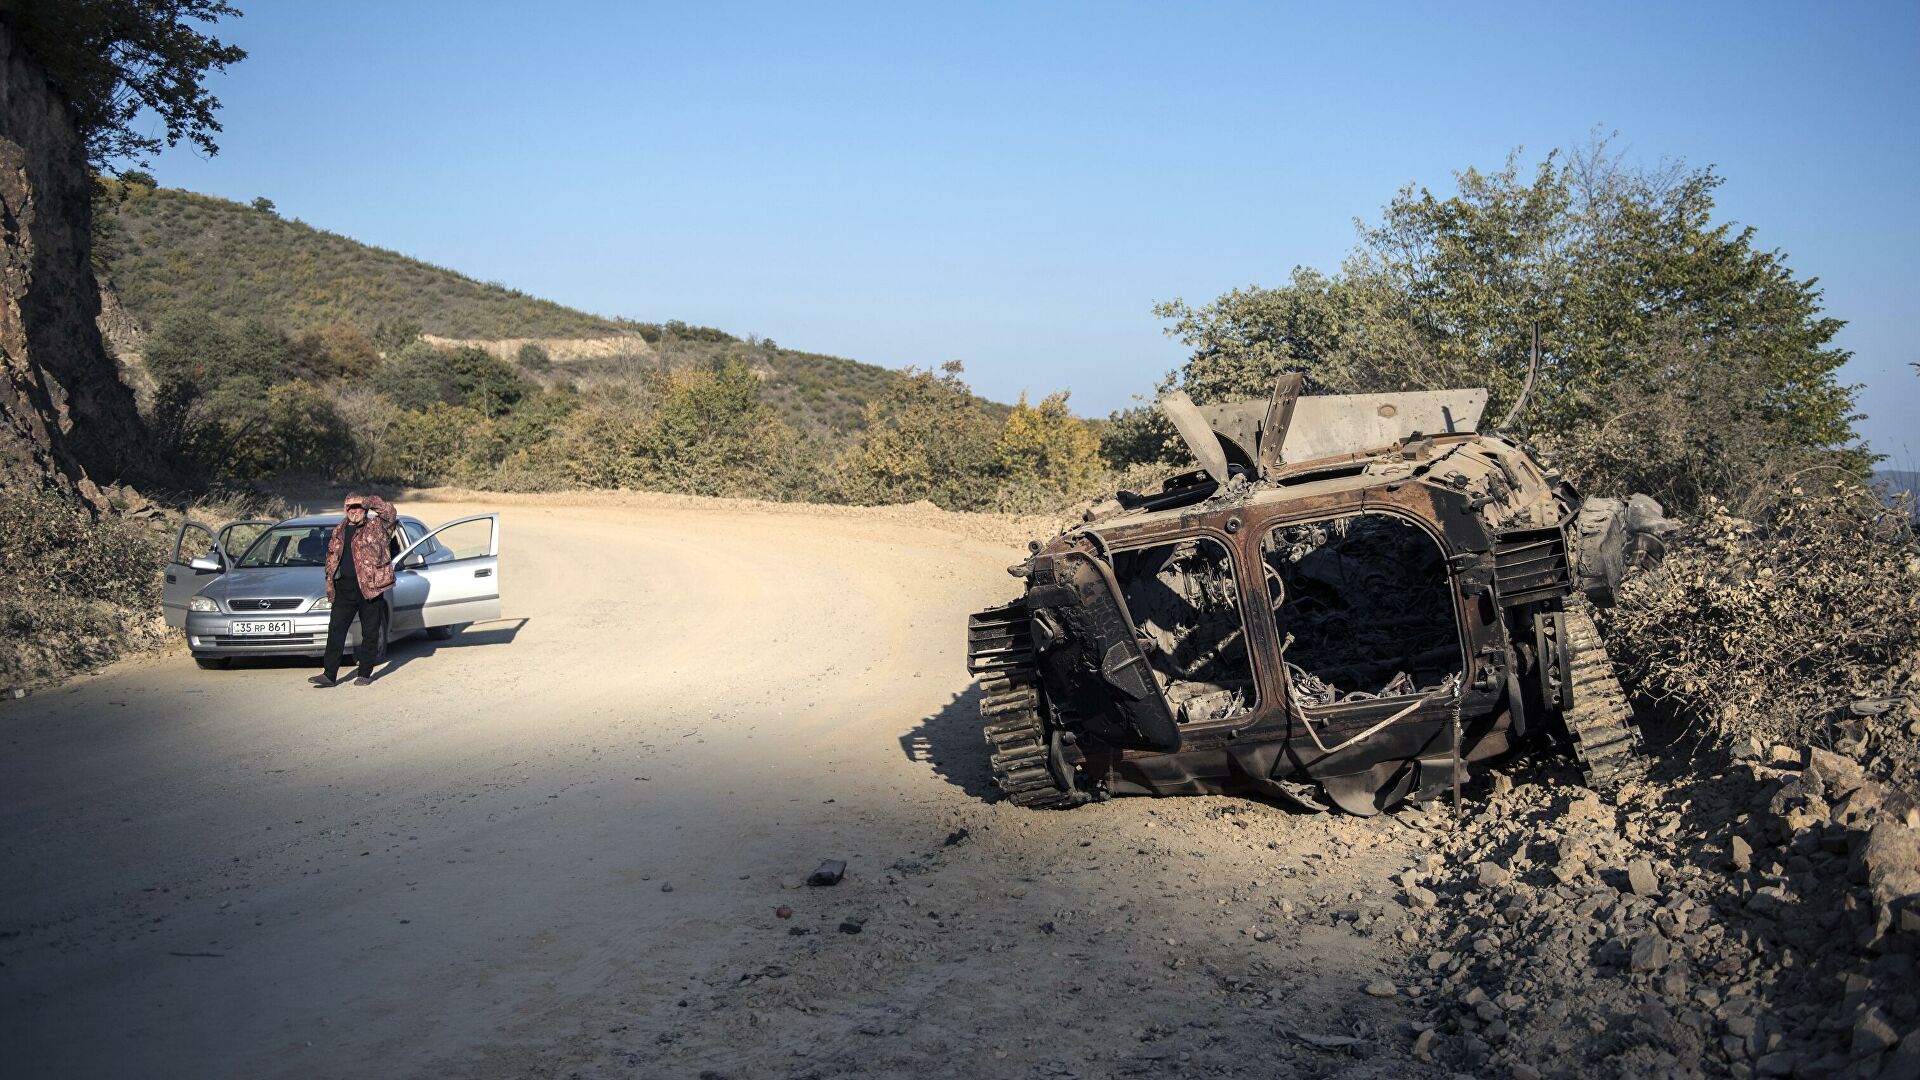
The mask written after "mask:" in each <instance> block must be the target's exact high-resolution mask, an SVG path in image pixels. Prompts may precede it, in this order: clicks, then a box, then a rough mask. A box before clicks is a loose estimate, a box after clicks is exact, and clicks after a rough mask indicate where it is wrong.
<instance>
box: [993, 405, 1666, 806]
mask: <svg viewBox="0 0 1920 1080" xmlns="http://www.w3.org/2000/svg"><path fill="white" fill-rule="evenodd" d="M1300 388H1301V381H1300V377H1299V376H1298V375H1287V376H1282V377H1281V379H1280V380H1279V384H1278V385H1277V386H1276V388H1275V390H1274V394H1273V396H1272V398H1271V400H1269V401H1266V402H1244V403H1236V404H1225V405H1214V406H1208V407H1204V408H1203V407H1199V406H1195V405H1194V404H1193V403H1192V402H1191V401H1190V400H1188V399H1187V397H1186V395H1184V394H1177V393H1176V394H1171V395H1169V396H1168V397H1166V398H1164V399H1162V407H1163V409H1164V410H1165V411H1166V413H1167V415H1168V418H1169V419H1170V420H1172V421H1173V423H1174V426H1175V427H1176V428H1177V429H1178V430H1179V431H1180V433H1181V435H1182V437H1183V438H1184V439H1185V440H1186V442H1187V444H1188V445H1189V447H1191V448H1192V450H1193V453H1194V456H1195V458H1196V459H1197V460H1198V462H1199V463H1200V466H1201V467H1200V468H1199V469H1197V470H1194V471H1190V472H1186V473H1183V474H1181V475H1178V476H1175V477H1173V478H1172V479H1170V480H1168V481H1167V482H1166V484H1165V486H1164V488H1163V490H1161V491H1159V492H1157V493H1154V494H1148V495H1136V494H1132V493H1127V492H1122V493H1120V494H1119V496H1118V497H1117V498H1115V499H1113V500H1109V501H1108V502H1106V503H1103V504H1101V505H1098V506H1095V507H1094V508H1093V509H1092V510H1090V511H1089V512H1088V513H1087V520H1086V521H1085V523H1083V524H1081V525H1078V526H1076V527H1074V528H1071V529H1069V530H1067V531H1066V532H1064V533H1062V534H1060V535H1059V536H1056V537H1054V538H1053V539H1051V540H1049V541H1046V542H1045V543H1042V542H1039V541H1035V542H1034V543H1033V544H1031V545H1030V555H1029V557H1028V558H1027V559H1026V561H1024V562H1022V563H1019V564H1017V565H1015V566H1013V567H1011V568H1010V569H1009V572H1010V573H1013V574H1014V575H1015V576H1018V577H1021V578H1023V579H1024V580H1025V582H1026V591H1025V594H1024V595H1022V596H1021V597H1020V598H1019V599H1017V600H1014V601H1013V602H1012V603H1009V604H1006V605H1004V606H1001V607H997V608H992V609H989V610H987V611H983V612H980V613H978V614H976V615H974V616H972V618H971V620H970V623H969V627H968V666H969V669H970V670H971V671H972V672H973V673H974V674H976V675H978V676H980V677H981V700H980V712H981V717H982V720H983V722H984V726H985V734H986V738H987V741H988V744H989V746H990V747H991V752H992V765H993V775H994V779H995V781H996V782H997V783H998V784H999V786H1000V787H1001V789H1002V790H1003V791H1005V792H1006V795H1007V797H1008V798H1009V799H1010V800H1011V801H1013V802H1015V803H1017V804H1020V805H1022V806H1033V807H1067V806H1075V805H1078V804H1081V803H1085V802H1089V801H1096V800H1101V799H1106V798H1108V797H1111V796H1113V795H1128V794H1151V795H1177V794H1197V793H1215V792H1236V791H1237V792H1254V793H1265V794H1268V795H1271V796H1275V797H1278V798H1281V799H1283V800H1286V801H1288V802H1291V803H1295V804H1298V805H1302V806H1305V807H1308V808H1313V809H1324V808H1326V807H1327V806H1328V804H1332V805H1334V806H1338V807H1340V808H1341V809H1343V810H1346V811H1348V812H1351V813H1359V814H1372V813H1377V812H1379V811H1380V810H1382V809H1386V808H1389V807H1391V806H1393V805H1395V804H1396V803H1398V802H1400V801H1401V800H1403V799H1406V798H1409V797H1413V798H1416V799H1426V798H1430V797H1432V796H1433V795H1436V794H1438V793H1439V792H1441V791H1442V790H1445V789H1447V788H1449V787H1453V786H1455V785H1456V784H1457V783H1458V781H1459V779H1460V778H1461V777H1463V776H1464V775H1465V772H1466V767H1467V765H1468V763H1471V762H1475V761H1481V760H1484V759H1486V758H1490V757H1495V756H1497V755H1500V754H1503V753H1506V752H1507V751H1509V750H1510V749H1513V748H1515V747H1517V746H1519V745H1520V744H1521V743H1522V742H1523V741H1526V742H1529V743H1537V744H1540V745H1545V746H1551V747H1555V748H1558V749H1560V750H1562V751H1564V752H1565V753H1566V754H1568V755H1569V756H1570V757H1571V758H1572V759H1573V761H1574V763H1576V764H1577V767H1578V768H1579V769H1580V770H1581V772H1582V773H1583V774H1584V775H1585V777H1586V778H1587V779H1588V781H1589V782H1591V783H1605V782H1606V781H1608V780H1609V779H1612V778H1615V777H1617V776H1618V775H1619V774H1621V773H1622V772H1623V771H1624V770H1626V769H1627V768H1629V767H1630V763H1631V761H1632V757H1633V754H1634V751H1635V748H1636V744H1637V739H1638V734H1637V728H1636V726H1635V724H1634V722H1633V717H1632V712H1631V709H1630V707H1629V705H1628V703H1627V699H1626V696H1625V694H1624V693H1623V692H1622V690H1621V687H1620V684H1619V682H1618V681H1617V679H1616V678H1615V676H1614V674H1613V671H1612V668H1611V666H1610V664H1609V661H1608V658H1607V655H1606V653H1605V651H1604V648H1603V646H1602V643H1601V641H1600V639H1599V636H1598V634H1597V632H1596V630H1595V628H1594V624H1593V621H1592V618H1591V616H1590V615H1589V614H1588V607H1587V604H1588V599H1587V598H1588V597H1589V596H1591V597H1593V598H1596V599H1599V600H1601V601H1603V602H1604V601H1606V600H1608V599H1609V594H1610V590H1611V588H1612V586H1613V585H1615V584H1617V582H1618V579H1619V576H1620V574H1621V573H1622V571H1623V568H1624V566H1625V565H1626V564H1627V563H1629V562H1631V561H1632V560H1634V559H1635V558H1642V557H1645V550H1644V548H1645V546H1646V543H1648V542H1652V541H1651V539H1650V537H1651V533H1648V532H1647V530H1644V529H1643V530H1641V536H1642V538H1643V539H1642V541H1641V542H1639V546H1637V547H1636V546H1635V542H1634V541H1631V540H1630V539H1629V538H1630V537H1631V536H1632V535H1633V534H1632V533H1630V532H1629V531H1628V526H1627V521H1626V518H1627V516H1628V515H1627V514H1626V511H1625V507H1624V506H1623V504H1621V503H1618V502H1614V501H1611V500H1608V501H1604V502H1602V501H1598V500H1596V504H1595V506H1594V507H1592V508H1591V509H1589V511H1588V512H1587V513H1585V514H1583V513H1582V507H1581V503H1580V500H1579V498H1578V496H1577V495H1576V494H1575V492H1574V491H1573V490H1572V489H1571V488H1570V487H1569V486H1568V485H1567V484H1566V483H1564V482H1562V481H1561V480H1560V479H1559V477H1558V476H1556V475H1555V474H1554V473H1552V472H1550V471H1547V470H1545V469H1543V468H1542V466H1541V465H1540V464H1539V463H1538V462H1536V461H1535V460H1534V459H1533V458H1532V457H1531V456H1530V455H1529V454H1528V453H1527V452H1525V451H1524V450H1523V449H1522V448H1521V447H1520V446H1519V445H1518V444H1517V443H1516V442H1514V441H1511V440H1509V439H1507V438H1505V437H1502V436H1500V435H1497V434H1480V433H1476V431H1475V428H1476V427H1477V426H1478V424H1479V421H1480V414H1481V412H1482V411H1483V410H1484V409H1485V406H1486V401H1487V393H1486V391H1485V390H1456V391H1430V392H1418V393H1400V394H1362V395H1348V396H1304V397H1303V396H1301V394H1300ZM1656 516H1657V507H1656ZM1456 790H1457V788H1456Z"/></svg>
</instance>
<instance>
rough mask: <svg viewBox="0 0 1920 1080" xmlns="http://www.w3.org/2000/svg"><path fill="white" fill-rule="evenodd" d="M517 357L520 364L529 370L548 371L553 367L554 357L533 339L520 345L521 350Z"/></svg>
mask: <svg viewBox="0 0 1920 1080" xmlns="http://www.w3.org/2000/svg"><path fill="white" fill-rule="evenodd" d="M515 358H516V359H517V360H518V361H519V362H520V366H521V367H523V368H526V369H527V370H528V371H535V372H540V371H548V370H551V369H552V367H553V358H552V357H551V356H548V355H547V350H545V349H543V348H541V347H540V346H539V345H538V344H536V343H534V342H531V341H529V342H527V343H526V344H525V345H522V346H520V351H519V353H518V354H517V355H516V357H515Z"/></svg>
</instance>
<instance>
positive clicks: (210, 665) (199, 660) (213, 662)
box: [193, 656, 233, 671]
mask: <svg viewBox="0 0 1920 1080" xmlns="http://www.w3.org/2000/svg"><path fill="white" fill-rule="evenodd" d="M193 662H194V663H196V664H199V665H200V666H201V667H203V668H206V669H207V670H208V671H225V670H227V667H228V666H229V665H231V664H232V663H233V661H232V660H231V659H229V658H227V657H224V656H196V657H194V658H193Z"/></svg>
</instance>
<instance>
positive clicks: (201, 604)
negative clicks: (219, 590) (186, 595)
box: [187, 596, 220, 611]
mask: <svg viewBox="0 0 1920 1080" xmlns="http://www.w3.org/2000/svg"><path fill="white" fill-rule="evenodd" d="M187 610H188V611H219V610H220V605H219V604H216V603H214V602H213V601H211V600H209V599H207V598H206V597H204V596H196V597H194V598H193V599H191V600H189V601H187Z"/></svg>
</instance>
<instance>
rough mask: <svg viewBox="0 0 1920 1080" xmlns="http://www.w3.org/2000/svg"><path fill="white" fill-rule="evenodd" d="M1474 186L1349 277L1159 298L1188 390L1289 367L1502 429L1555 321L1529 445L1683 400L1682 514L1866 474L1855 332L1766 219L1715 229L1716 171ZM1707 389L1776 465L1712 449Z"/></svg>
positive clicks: (1678, 498)
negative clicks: (1778, 479) (1439, 402)
mask: <svg viewBox="0 0 1920 1080" xmlns="http://www.w3.org/2000/svg"><path fill="white" fill-rule="evenodd" d="M1455 180H1456V184H1457V187H1458V191H1457V192H1456V193H1455V194H1453V195H1452V196H1449V197H1446V198H1442V197H1440V196H1438V195H1435V194H1434V193H1432V192H1431V191H1428V190H1426V189H1424V188H1422V189H1415V188H1413V187H1408V188H1406V189H1404V190H1402V191H1401V192H1400V194H1399V195H1398V196H1396V197H1395V199H1394V200H1393V201H1392V202H1391V203H1389V204H1388V206H1387V207H1386V209H1385V213H1384V215H1383V218H1382V220H1381V221H1380V222H1379V223H1378V224H1375V225H1372V226H1369V227H1365V228H1363V229H1362V231H1361V234H1360V242H1359V244H1358V246H1357V247H1356V248H1355V250H1354V252H1353V253H1352V255H1351V256H1350V257H1349V258H1348V260H1347V262H1346V264H1345V266H1344V267H1343V268H1342V271H1341V273H1340V274H1338V275H1334V276H1327V275H1323V274H1320V273H1317V272H1315V271H1312V270H1307V269H1298V270H1295V271H1294V273H1293V276H1292V278H1291V280H1290V281H1289V283H1288V284H1287V285H1284V286H1281V287H1279V288H1274V289H1259V288H1249V289H1241V290H1234V291H1232V292H1229V293H1227V294H1225V295H1223V296H1221V297H1220V298H1219V299H1218V300H1216V301H1214V302H1213V303H1212V304H1209V305H1206V306H1203V307H1199V308H1194V307H1190V306H1188V305H1186V304H1185V303H1183V302H1181V301H1178V300H1176V301H1172V302H1170V303H1166V304H1162V305H1160V306H1159V307H1158V308H1157V309H1156V311H1157V313H1158V314H1160V315H1161V316H1162V317H1163V318H1166V319H1168V320H1170V325H1169V327H1168V333H1169V334H1171V335H1173V336H1175V337H1177V338H1179V339H1181V340H1182V341H1184V342H1185V343H1186V344H1187V345H1189V346H1190V347H1191V348H1192V349H1193V355H1192V357H1191V359H1190V360H1189V361H1188V363H1187V365H1186V366H1185V367H1184V368H1183V369H1182V370H1181V372H1180V373H1179V379H1180V383H1181V385H1182V387H1183V388H1184V389H1186V390H1187V391H1188V392H1189V393H1190V394H1192V395H1193V396H1194V398H1195V399H1196V400H1199V401H1203V402H1204V401H1208V400H1220V399H1223V398H1236V397H1239V398H1245V397H1260V396H1264V395H1265V394H1266V393H1267V392H1268V391H1269V390H1270V389H1271V387H1272V383H1273V379H1274V377H1275V376H1276V375H1278V374H1279V373H1280V372H1281V371H1283V370H1299V371H1302V372H1304V373H1305V374H1306V375H1307V377H1308V382H1309V390H1310V392H1311V391H1313V390H1321V391H1332V392H1367V391H1383V390H1396V389H1410V388H1437V387H1445V386H1460V385H1481V386H1487V387H1489V388H1490V390H1491V391H1492V402H1491V404H1490V407H1489V416H1490V417H1493V418H1496V419H1497V418H1498V417H1500V416H1501V415H1503V413H1504V412H1505V411H1506V406H1507V405H1509V404H1510V403H1511V402H1512V401H1513V400H1514V399H1515V397H1516V396H1517V395H1518V393H1519V389H1520V386H1521V384H1522V383H1523V381H1524V379H1525V374H1526V369H1527V363H1528V349H1527V339H1528V335H1529V330H1530V328H1531V327H1534V326H1538V327H1539V330H1540V335H1541V355H1542V375H1541V380H1540V386H1539V388H1538V390H1537V391H1536V394H1535V397H1534V399H1533V404H1532V405H1531V406H1530V407H1529V410H1528V412H1527V414H1526V415H1525V416H1524V417H1521V418H1520V419H1519V421H1518V423H1517V426H1516V427H1517V433H1519V434H1528V433H1532V434H1535V435H1540V436H1547V435H1553V436H1556V437H1558V438H1560V439H1561V440H1562V441H1564V442H1566V443H1569V444H1572V445H1576V446H1578V445H1588V446H1591V444H1592V442H1593V438H1594V432H1595V430H1596V429H1599V428H1602V427H1608V428H1611V429H1614V430H1619V429H1620V427H1621V425H1622V424H1625V425H1627V426H1629V427H1631V426H1633V425H1634V424H1635V423H1636V422H1638V421H1639V418H1638V417H1636V416H1634V415H1633V414H1632V409H1633V408H1634V407H1636V406H1639V405H1641V404H1644V403H1645V402H1647V401H1649V400H1653V399H1660V400H1663V401H1664V402H1665V404H1666V406H1667V408H1668V414H1667V415H1668V418H1669V419H1671V418H1673V417H1675V416H1681V419H1682V424H1683V426H1684V427H1685V429H1686V430H1685V433H1684V434H1683V435H1682V436H1681V439H1682V441H1684V442H1686V443H1688V445H1689V447H1690V451H1689V452H1690V453H1692V454H1693V455H1695V457H1696V460H1694V461H1691V462H1690V463H1689V464H1688V465H1687V466H1686V469H1685V473H1686V475H1685V477H1684V478H1671V479H1674V481H1675V486H1673V487H1658V486H1656V487H1654V488H1653V493H1654V494H1655V495H1657V496H1658V497H1660V498H1661V499H1662V500H1663V501H1666V502H1668V503H1669V505H1672V506H1674V507H1675V508H1676V509H1678V510H1680V511H1682V512H1686V511H1689V510H1690V509H1692V507H1694V506H1695V505H1698V504H1699V501H1700V499H1701V498H1703V497H1704V496H1705V495H1709V494H1713V495H1727V494H1731V493H1733V492H1736V491H1741V490H1750V489H1752V488H1753V487H1754V486H1755V485H1756V484H1757V482H1758V481H1759V479H1761V478H1763V477H1764V476H1766V475H1770V474H1773V473H1777V472H1780V471H1782V470H1783V469H1785V468H1793V467H1800V466H1802V465H1804V463H1805V462H1806V461H1808V460H1811V459H1824V460H1831V461H1834V462H1835V463H1837V464H1841V465H1844V466H1845V467H1847V468H1849V469H1853V470H1856V471H1857V470H1861V469H1864V467H1865V465H1866V464H1867V461H1868V458H1867V457H1866V455H1865V454H1864V453H1863V452H1860V451H1858V450H1855V451H1852V452H1847V453H1837V452H1836V448H1839V447H1842V446H1844V445H1845V444H1848V443H1850V442H1852V441H1853V439H1854V433H1853V428H1852V421H1853V419H1854V416H1853V412H1852V409H1853V388H1851V387H1848V386H1844V385H1842V384H1840V383H1839V382H1838V381H1837V379H1836V372H1837V370H1838V368H1839V367H1840V365H1841V364H1843V363H1845V361H1846V360H1847V357H1848V354H1847V353H1846V352H1845V351H1844V350H1841V349H1837V348H1834V347H1833V346H1832V344H1831V342H1832V340H1833V337H1834V335H1835V334H1836V333H1837V332H1838V331H1839V329H1840V327H1841V323H1840V322H1839V321H1838V320H1836V319H1832V318H1830V317H1827V316H1825V315H1823V314H1822V312H1821V308H1820V291H1819V290H1818V289H1817V288H1816V287H1815V286H1816V282H1815V281H1813V280H1804V281H1803V280H1800V279H1798V278H1796V277H1795V276H1794V275H1793V273H1792V271H1791V270H1790V269H1789V268H1788V267H1787V265H1786V260H1785V256H1783V255H1782V254H1781V253H1779V252H1777V251H1764V250H1760V249H1758V248H1757V247H1756V246H1755V243H1754V232H1753V230H1752V229H1750V228H1744V229H1741V228H1735V227H1734V226H1733V225H1731V224H1726V223H1720V224H1716V223H1714V221H1713V208H1714V200H1713V195H1714V191H1715V190H1716V189H1717V188H1718V187H1719V185H1720V183H1721V178H1720V177H1719V176H1718V175H1717V174H1715V173H1714V172H1713V170H1712V169H1710V168H1709V169H1696V170H1688V169H1686V168H1685V167H1684V166H1681V165H1677V164H1676V165H1671V166H1668V167H1665V168H1661V169H1656V170H1636V169H1630V168H1628V167H1626V166H1624V165H1623V164H1622V163H1621V161H1620V159H1619V158H1618V157H1617V156H1615V155H1613V154H1611V152H1610V151H1609V150H1608V148H1607V146H1606V144H1605V143H1604V142H1600V143H1597V144H1595V145H1593V146H1591V147H1589V148H1587V149H1586V150H1584V151H1582V152H1580V153H1578V154H1575V155H1573V156H1571V157H1563V156H1562V155H1559V154H1558V153H1555V154H1549V155H1548V156H1547V157H1546V159H1545V160H1544V161H1542V162H1540V163H1539V164H1538V166H1537V167H1535V168H1534V169H1533V170H1531V171H1530V172H1525V171H1523V170H1522V168H1521V166H1520V163H1519V158H1518V156H1517V155H1516V156H1514V157H1510V158H1509V159H1508V161H1507V163H1506V164H1505V166H1504V167H1503V168H1502V169H1500V170H1498V171H1496V172H1493V173H1485V174H1483V173H1480V172H1478V171H1476V170H1473V169H1468V170H1467V171H1465V172H1462V173H1459V174H1457V175H1456V177H1455ZM1676 381H1679V382H1681V383H1682V384H1683V385H1687V386H1691V387H1693V388H1694V391H1693V392H1694V397H1693V398H1691V399H1686V398H1685V397H1684V395H1682V394H1678V393H1676V392H1675V391H1673V389H1672V384H1673V383H1674V382H1676ZM1708 388H1715V389H1720V390H1727V391H1731V392H1733V393H1734V394H1735V395H1736V396H1737V397H1738V398H1739V400H1740V401H1741V402H1743V403H1744V404H1743V408H1744V410H1745V413H1744V415H1745V416H1746V417H1747V418H1750V419H1751V420H1752V421H1753V422H1754V423H1755V424H1757V425H1758V426H1759V428H1760V429H1761V430H1762V431H1764V432H1765V439H1764V448H1765V450H1766V453H1765V454H1764V455H1762V458H1761V459H1759V460H1758V461H1755V462H1753V465H1754V467H1755V469H1757V470H1758V471H1753V470H1749V469H1748V468H1747V467H1746V466H1747V463H1746V462H1744V461H1743V460H1742V459H1740V458H1739V457H1737V456H1735V455H1733V454H1732V453H1731V445H1730V444H1727V443H1725V442H1722V441H1716V440H1715V439H1713V438H1711V435H1712V432H1711V429H1712V428H1713V427H1715V426H1716V425H1723V424H1724V418H1722V417H1720V416H1718V415H1717V414H1716V412H1715V410H1714V408H1713V404H1712V401H1711V398H1710V396H1709V395H1708V394H1707V393H1706V390H1707V389H1708ZM1682 406H1685V407H1686V409H1687V410H1690V411H1685V412H1684V415H1683V416H1682V415H1681V412H1679V411H1676V410H1681V409H1682ZM1642 434H1643V435H1644V436H1646V437H1648V438H1652V437H1654V436H1655V434H1656V433H1655V432H1653V431H1650V430H1649V431H1646V432H1643V433H1642ZM1701 455H1706V456H1710V457H1711V460H1709V461H1702V460H1697V459H1698V458H1699V457H1700V456H1701ZM1623 463H1624V459H1623V458H1622V457H1618V456H1615V457H1609V456H1608V455H1606V454H1604V453H1600V452H1587V453H1582V454H1576V455H1574V456H1573V457H1572V458H1571V459H1570V460H1569V461H1567V462H1566V463H1565V465H1566V467H1567V469H1568V471H1569V473H1570V474H1571V475H1572V477H1573V479H1575V480H1576V482H1579V483H1582V484H1584V485H1586V486H1589V487H1592V488H1595V489H1599V490H1618V489H1623V488H1624V487H1626V486H1628V485H1631V484H1634V483H1639V482H1644V481H1645V480H1647V479H1648V474H1647V472H1646V471H1645V470H1640V471H1637V472H1636V471H1633V470H1627V471H1623V470H1622V469H1621V467H1620V466H1621V465H1622V464H1623ZM1652 479H1653V480H1655V481H1659V480H1661V479H1662V477H1660V476H1659V475H1658V471H1657V470H1655V471H1654V475H1653V476H1652Z"/></svg>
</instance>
